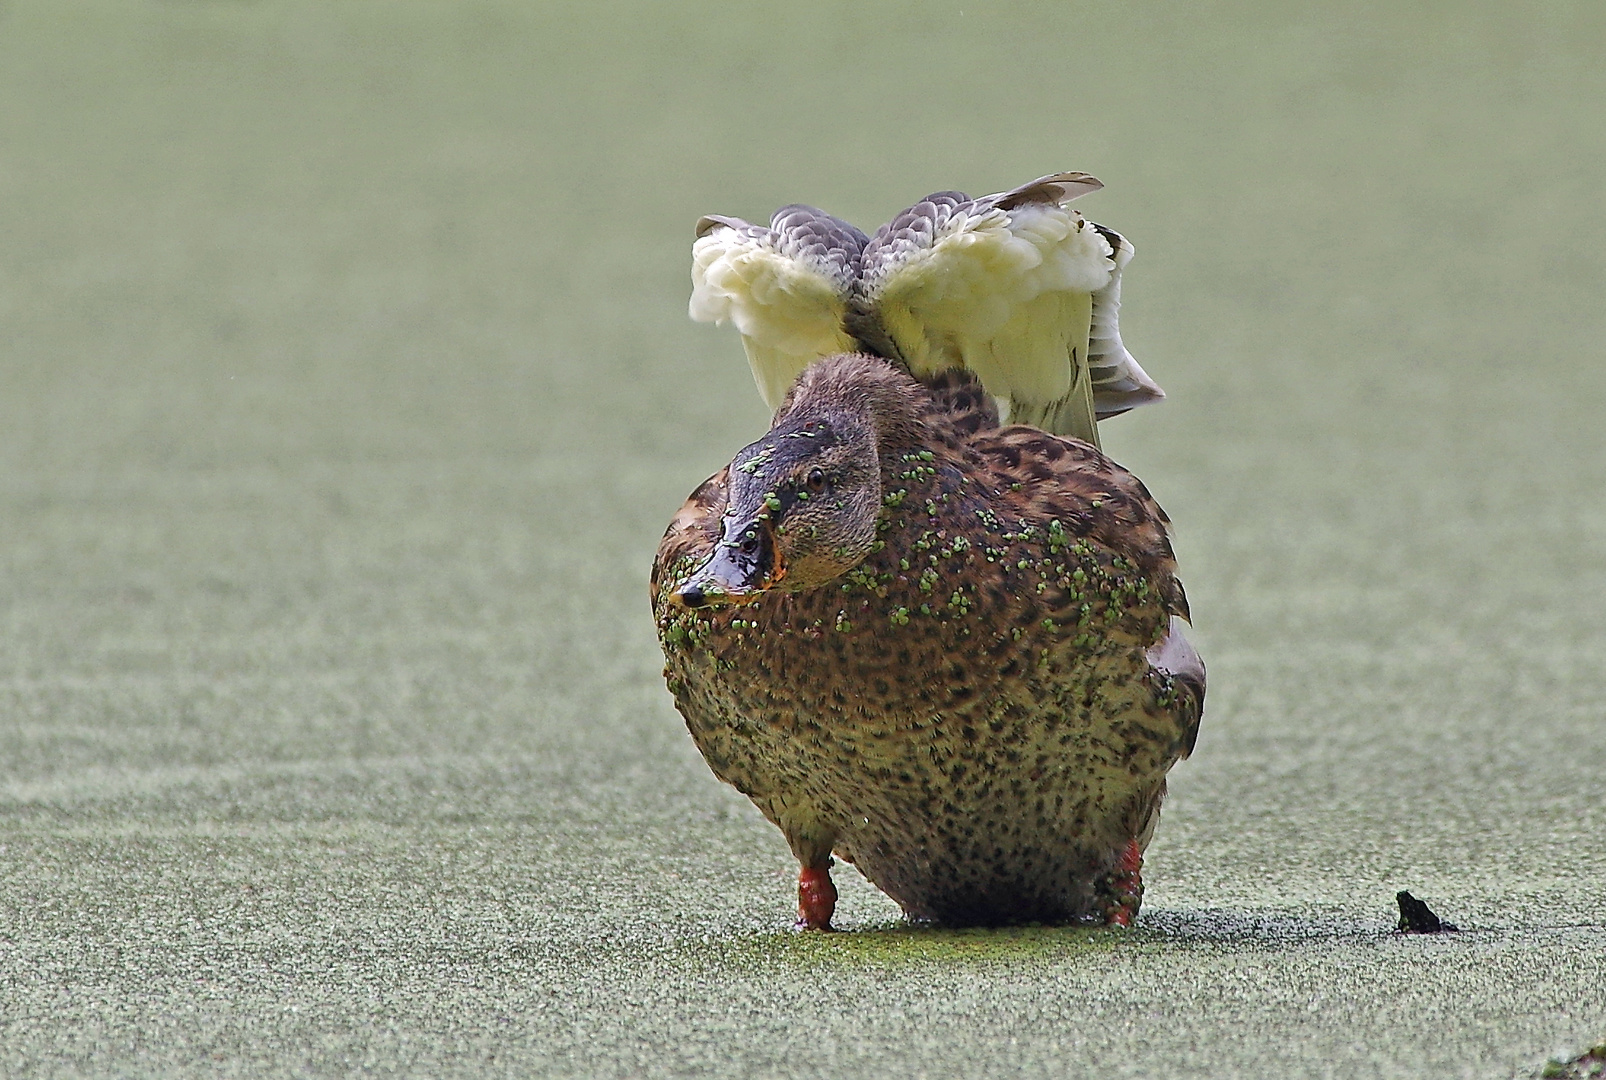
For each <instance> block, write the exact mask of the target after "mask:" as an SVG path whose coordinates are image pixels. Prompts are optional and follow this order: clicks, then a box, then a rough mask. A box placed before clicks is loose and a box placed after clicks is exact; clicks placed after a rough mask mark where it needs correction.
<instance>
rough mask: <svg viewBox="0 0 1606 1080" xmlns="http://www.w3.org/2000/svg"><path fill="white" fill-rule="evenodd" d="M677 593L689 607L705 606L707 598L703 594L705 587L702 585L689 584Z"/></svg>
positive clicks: (681, 600)
mask: <svg viewBox="0 0 1606 1080" xmlns="http://www.w3.org/2000/svg"><path fill="white" fill-rule="evenodd" d="M675 595H676V596H678V597H679V598H680V602H681V603H682V604H684V605H685V606H686V607H689V608H700V607H702V606H703V601H704V600H706V599H707V597H706V596H704V595H703V589H702V586H700V585H687V586H685V587H683V588H682V589H681V590H680V591H679V592H677V593H676V594H675Z"/></svg>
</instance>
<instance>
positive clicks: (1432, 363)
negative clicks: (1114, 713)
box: [0, 0, 1606, 1077]
mask: <svg viewBox="0 0 1606 1080" xmlns="http://www.w3.org/2000/svg"><path fill="white" fill-rule="evenodd" d="M1603 55H1606V8H1603V7H1602V6H1601V5H1599V4H1595V3H1585V2H1578V3H1568V2H1566V0H1549V2H1531V3H1495V2H1492V0H1489V2H1478V3H1472V2H1459V3H1428V4H1421V5H1409V6H1400V5H1389V4H1379V3H1369V2H1361V0H1356V2H1352V3H1342V2H1319V3H1315V4H1310V5H1283V4H1276V3H1267V2H1264V0H1236V2H1229V0H1219V2H1208V0H1207V2H1201V3H1195V4H1187V5H1181V4H1164V3H1155V2H1137V3H1122V4H1114V3H1110V4H1082V5H1060V4H1046V3H1042V4H1024V3H1001V4H989V5H982V4H979V3H977V2H976V0H959V2H958V3H955V2H954V0H940V2H933V3H921V4H913V3H909V4H899V3H885V4H875V5H865V4H849V3H837V4H829V3H827V4H814V5H795V6H791V7H789V8H788V7H784V6H782V5H765V4H748V3H705V4H698V3H691V4H684V5H671V4H653V3H618V4H598V5H593V6H580V5H575V6H572V7H570V6H568V5H558V4H519V3H515V2H512V0H501V2H487V3H479V2H463V3H446V2H444V0H443V2H440V3H433V4H430V3H404V2H394V3H368V2H357V0H335V2H325V3H292V2H280V0H258V2H245V0H241V2H221V0H219V2H203V0H168V2H154V0H123V2H119V3H112V2H106V3H78V2H67V0H59V2H53V0H13V2H10V3H8V4H6V5H5V6H4V7H3V8H0V560H3V562H0V567H3V573H0V620H3V622H0V1075H5V1076H8V1077H44V1076H79V1075H85V1076H112V1075H117V1076H130V1075H151V1076H164V1077H180V1076H191V1075H195V1076H199V1075H239V1076H252V1077H264V1076H278V1075H286V1076H288V1075H297V1076H310V1075H318V1076H346V1075H354V1074H385V1075H433V1076H454V1075H464V1076H468V1075H476V1076H477V1075H488V1076H532V1075H541V1076H548V1075H550V1076H564V1075H575V1076H627V1075H628V1076H636V1075H642V1076H660V1075H677V1074H678V1075H705V1074H706V1075H731V1076H794V1075H795V1076H807V1077H836V1076H840V1077H859V1076H931V1077H946V1076H992V1075H1040V1076H1066V1075H1097V1076H1166V1077H1191V1076H1249V1075H1255V1076H1272V1075H1276V1076H1451V1075H1454V1076H1460V1075H1469V1076H1490V1077H1497V1076H1508V1075H1527V1074H1529V1073H1531V1072H1532V1071H1533V1070H1535V1069H1537V1068H1538V1067H1539V1065H1540V1064H1542V1063H1543V1061H1544V1059H1545V1058H1546V1057H1547V1056H1548V1055H1551V1054H1560V1053H1564V1052H1575V1051H1577V1050H1578V1049H1581V1048H1582V1047H1583V1046H1586V1045H1588V1044H1589V1043H1590V1042H1591V1041H1592V1040H1594V1039H1598V1038H1599V1037H1600V1035H1601V1034H1602V1032H1606V974H1603V967H1606V962H1603V961H1602V959H1601V957H1602V955H1603V954H1606V845H1603V840H1606V803H1603V799H1602V796H1601V790H1602V783H1603V778H1606V725H1603V724H1602V712H1603V708H1606V629H1603V626H1602V619H1601V614H1600V613H1601V611H1602V610H1603V608H1606V423H1602V420H1601V411H1602V405H1603V402H1606V365H1603V364H1602V360H1603V359H1606V356H1603V353H1606V345H1603V342H1606V304H1603V302H1602V297H1603V293H1606V215H1603V213H1602V205H1603V199H1602V194H1603V181H1602V177H1603V176H1606V110H1603V107H1602V102H1606V64H1602V62H1601V57H1602V56H1603ZM1062 169H1082V170H1086V171H1088V172H1092V173H1094V174H1095V175H1097V176H1099V177H1100V178H1101V179H1103V180H1104V181H1105V183H1106V184H1107V188H1106V190H1104V191H1103V192H1100V193H1098V194H1096V195H1093V196H1090V197H1088V198H1086V199H1084V200H1082V201H1081V202H1080V203H1078V204H1077V205H1078V207H1079V208H1080V209H1082V210H1083V211H1084V212H1085V213H1086V214H1088V215H1089V216H1090V217H1092V218H1093V219H1094V220H1097V221H1101V222H1104V223H1106V224H1108V225H1110V226H1112V227H1115V228H1117V229H1119V230H1121V231H1122V232H1124V233H1125V234H1126V235H1128V236H1129V237H1130V238H1131V239H1132V240H1133V242H1134V243H1135V244H1136V246H1137V250H1138V256H1137V259H1136V261H1135V262H1134V263H1133V265H1132V267H1131V268H1130V270H1129V271H1128V274H1127V278H1126V282H1127V284H1126V290H1125V291H1126V306H1125V308H1124V309H1123V312H1122V315H1123V324H1122V325H1123V331H1124V333H1125V337H1126V340H1127V342H1128V344H1129V346H1130V347H1131V348H1132V350H1133V352H1134V353H1135V354H1136V355H1137V356H1138V357H1139V358H1140V359H1141V360H1142V362H1143V363H1144V365H1145V366H1146V367H1147V369H1148V370H1149V371H1150V372H1151V373H1152V374H1153V375H1154V376H1155V377H1156V378H1157V379H1159V381H1160V382H1161V383H1162V384H1163V385H1164V386H1165V387H1166V389H1167V390H1168V391H1169V393H1170V395H1171V397H1170V400H1169V401H1168V402H1166V403H1165V404H1164V405H1162V406H1160V407H1157V408H1153V409H1148V410H1143V411H1142V412H1140V413H1138V414H1135V415H1133V416H1130V417H1127V418H1123V419H1120V420H1117V421H1115V422H1113V423H1111V424H1109V425H1107V426H1106V429H1105V439H1106V449H1107V450H1109V451H1110V452H1111V453H1112V454H1113V455H1114V456H1115V457H1117V458H1118V459H1119V460H1121V461H1122V462H1123V463H1125V464H1126V465H1127V466H1128V467H1130V468H1132V469H1133V470H1134V471H1135V472H1137V473H1138V474H1139V475H1140V476H1141V477H1143V479H1144V480H1145V481H1146V482H1147V483H1148V485H1149V486H1150V487H1151V488H1152V489H1153V491H1154V492H1155V493H1156V495H1157V496H1158V497H1159V498H1160V499H1161V501H1162V502H1163V503H1164V504H1165V505H1166V507H1167V509H1168V510H1169V511H1170V513H1171V515H1172V517H1173V518H1174V519H1175V521H1176V523H1177V532H1178V549H1179V554H1180V558H1181V563H1182V573H1183V579H1184V581H1185V582H1186V584H1187V586H1188V589H1189V593H1190V596H1191V598H1192V601H1193V608H1194V612H1195V621H1196V633H1195V634H1194V638H1195V640H1196V641H1197V643H1198V645H1199V648H1200V651H1201V652H1202V653H1203V654H1204V656H1205V658H1206V660H1207V662H1208V664H1209V665H1210V672H1211V690H1210V701H1209V705H1208V708H1207V713H1206V719H1205V724H1204V729H1203V733H1202V736H1201V739H1200V743H1199V748H1198V752H1197V754H1196V755H1195V758H1194V759H1193V760H1192V761H1190V762H1187V763H1185V764H1184V765H1182V766H1180V767H1179V768H1178V769H1177V770H1176V772H1175V773H1174V774H1173V777H1174V783H1173V789H1172V790H1173V796H1172V799H1171V801H1170V803H1169V804H1168V810H1167V813H1166V817H1165V819H1164V821H1163V822H1162V824H1161V827H1160V831H1159V834H1158V837H1157V839H1156V841H1155V843H1154V846H1153V848H1152V849H1151V852H1150V857H1149V860H1148V868H1147V871H1146V877H1147V879H1148V882H1149V893H1148V897H1147V906H1146V908H1145V910H1144V917H1143V920H1142V922H1141V925H1140V926H1139V927H1138V928H1137V929H1136V930H1135V931H1133V932H1131V933H1128V934H1105V933H1091V932H1082V931H1063V930H1017V931H1007V932H997V933H963V934H949V933H939V932H933V931H911V930H909V929H907V928H904V927H903V926H902V924H901V923H900V922H899V920H898V915H897V910H896V908H895V907H894V906H893V905H892V904H891V902H890V901H888V900H886V899H885V898H884V897H882V896H881V895H880V894H879V893H877V892H875V891H874V890H873V889H871V888H870V887H869V886H868V885H866V884H865V883H864V882H863V881H862V879H859V878H858V877H857V876H856V875H855V874H853V873H852V871H851V870H849V871H846V872H844V873H841V874H839V875H838V877H839V880H840V881H841V882H842V885H843V891H844V895H843V903H842V907H841V909H840V915H841V918H840V924H841V925H843V926H844V927H846V928H848V929H850V930H853V931H856V932H854V933H844V934H839V935H835V936H833V937H830V938H825V939H822V938H817V937H805V936H799V935H793V934H791V933H790V932H789V931H788V930H787V927H788V926H789V924H790V920H791V915H792V904H793V891H792V884H791V879H792V875H793V873H794V872H795V868H794V867H793V865H792V863H791V859H790V857H789V855H788V854H787V851H786V848H785V845H784V844H783V843H782V841H781V839H780V837H779V835H778V834H777V833H775V832H774V830H772V829H771V828H770V827H769V826H768V825H767V824H765V823H764V822H763V821H762V820H761V819H760V818H759V816H758V814H757V812H756V811H754V810H753V809H752V808H751V807H750V806H749V805H748V804H747V802H746V801H745V800H744V799H743V798H742V797H741V796H739V795H737V794H736V793H735V792H733V791H731V790H729V789H726V788H724V787H722V786H721V785H720V784H718V783H717V782H716V781H715V780H714V779H713V778H712V776H711V775H710V774H709V773H708V771H707V769H706V767H705V766H704V765H703V764H702V762H701V760H700V759H699V758H698V756H697V754H696V752H695V750H694V749H693V748H692V746H691V744H690V741H689V739H688V738H687V737H686V735H685V733H684V729H683V727H682V725H681V723H680V720H679V718H678V716H677V715H676V714H675V712H674V710H673V708H672V706H671V703H670V700H669V697H668V695H667V694H666V693H665V692H664V690H663V688H662V684H661V681H660V678H659V668H660V658H659V655H658V651H657V646H656V643H655V641H654V638H653V632H652V626H651V623H650V619H649V616H648V612H647V602H646V584H645V578H646V571H647V567H648V564H649V562H650V560H651V556H652V552H653V550H654V548H655V547H656V544H657V540H658V537H659V535H660V533H661V531H662V529H663V526H664V524H665V523H666V522H667V520H668V518H669V516H670V514H671V513H672V512H673V511H674V509H675V508H676V507H677V506H678V505H679V502H680V500H681V499H682V498H683V497H684V496H685V494H686V493H687V492H688V491H689V490H690V489H691V488H692V487H693V486H694V485H695V484H696V483H697V482H699V481H700V480H701V479H702V478H703V477H704V476H706V475H707V474H708V473H710V472H712V471H713V470H714V469H716V468H717V467H719V466H720V465H721V464H723V463H724V462H725V461H727V460H728V459H729V458H730V456H731V454H732V453H733V452H734V451H735V449H736V448H737V447H739V446H740V445H742V444H743V443H745V442H747V441H749V440H750V439H752V438H754V437H755V436H756V435H757V434H759V433H760V432H761V431H762V430H763V428H764V427H765V419H766V418H765V414H764V412H763V409H762V407H761V405H760V403H759V399H758V396H757V394H756V393H755V392H754V390H753V387H752V385H751V381H750V379H749V376H748V374H747V371H746V364H745V362H744V361H743V359H742V356H741V348H740V345H739V343H738V341H737V339H736V337H735V335H734V333H732V332H731V331H729V330H728V329H727V330H714V329H712V328H709V327H705V326H697V325H693V324H691V323H689V322H688V321H687V318H686V315H685V302H686V297H687V293H688V289H689V278H688V266H689V248H690V241H691V226H692V223H693V222H694V221H695V219H696V218H697V217H698V216H699V215H701V214H704V213H714V212H718V213H728V214H738V215H742V216H747V217H750V218H755V219H758V218H763V217H765V216H766V215H767V214H768V213H769V211H770V210H771V209H773V208H774V207H775V206H777V205H780V204H782V203H786V202H791V201H805V202H811V203H815V204H818V205H821V206H824V207H826V208H827V209H830V210H832V211H833V212H835V213H837V214H840V215H842V216H845V217H847V218H849V219H850V220H853V221H855V222H857V223H858V224H860V225H861V226H864V227H867V228H873V227H874V226H875V225H876V224H878V223H880V222H881V221H884V220H886V219H887V218H888V217H890V216H891V215H892V214H893V213H895V212H896V211H897V210H899V209H901V208H902V207H903V206H905V205H907V204H908V203H910V202H912V201H914V200H915V199H917V198H918V197H919V196H921V195H922V194H924V193H926V192H928V191H932V190H936V189H943V188H954V187H957V188H962V189H965V190H968V191H970V192H972V193H981V192H986V191H994V190H1000V189H1003V188H1008V187H1011V186H1013V185H1015V184H1018V183H1020V182H1022V181H1024V180H1027V179H1030V178H1032V177H1034V176H1038V175H1040V174H1043V173H1048V172H1053V171H1057V170H1062ZM1397 889H1411V890H1412V891H1414V892H1415V893H1416V894H1417V895H1418V896H1421V897H1424V898H1425V899H1427V900H1428V901H1429V902H1430V903H1431V904H1432V905H1433V906H1434V907H1435V908H1436V909H1437V910H1438V911H1439V912H1440V913H1441V914H1442V915H1444V916H1445V917H1446V918H1449V919H1451V920H1452V921H1455V922H1458V923H1460V924H1461V925H1462V927H1463V928H1465V930H1466V931H1467V932H1465V933H1463V934H1461V935H1459V936H1455V937H1447V938H1437V939H1425V938H1398V937H1395V936H1393V935H1392V934H1390V933H1388V930H1389V928H1390V927H1391V926H1392V922H1393V919H1394V914H1393V896H1394V892H1395V891H1396V890H1397Z"/></svg>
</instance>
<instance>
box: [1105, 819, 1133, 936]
mask: <svg viewBox="0 0 1606 1080" xmlns="http://www.w3.org/2000/svg"><path fill="white" fill-rule="evenodd" d="M1099 892H1100V893H1101V894H1102V896H1103V899H1104V925H1105V926H1111V927H1114V926H1121V927H1126V926H1131V925H1132V923H1133V922H1134V921H1135V920H1136V919H1137V917H1138V908H1139V907H1140V906H1141V905H1142V904H1143V850H1142V849H1141V848H1139V847H1138V842H1137V841H1136V840H1132V841H1129V842H1128V843H1127V845H1126V850H1125V851H1123V852H1122V853H1121V858H1120V860H1119V861H1117V862H1116V864H1115V866H1114V868H1112V869H1111V870H1110V874H1109V876H1108V877H1107V878H1105V879H1104V881H1103V882H1102V883H1101V887H1100V889H1099Z"/></svg>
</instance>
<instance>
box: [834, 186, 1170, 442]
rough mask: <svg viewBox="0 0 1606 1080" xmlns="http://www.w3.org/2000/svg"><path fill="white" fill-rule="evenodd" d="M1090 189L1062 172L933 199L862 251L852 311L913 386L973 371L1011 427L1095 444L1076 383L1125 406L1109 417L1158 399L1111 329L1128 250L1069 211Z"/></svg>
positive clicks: (1090, 396) (1089, 404) (1090, 406)
mask: <svg viewBox="0 0 1606 1080" xmlns="http://www.w3.org/2000/svg"><path fill="white" fill-rule="evenodd" d="M1098 186H1099V185H1098V181H1096V180H1093V179H1092V178H1091V177H1088V176H1085V175H1084V174H1079V173H1069V174H1063V173H1062V174H1059V175H1057V176H1048V177H1044V178H1042V179H1041V180H1035V181H1033V182H1032V183H1030V184H1026V185H1023V186H1021V187H1019V188H1016V189H1015V190H1014V191H1010V192H1004V193H1001V194H998V195H989V196H986V197H985V198H981V199H974V200H971V199H965V198H964V196H962V195H959V194H958V193H956V192H944V193H939V194H937V195H932V196H929V197H927V198H926V199H925V200H923V201H922V202H920V203H918V204H916V205H915V206H913V207H911V208H910V209H909V210H907V211H905V212H904V213H903V214H900V215H899V216H898V217H897V218H896V219H894V220H893V221H892V222H891V223H890V224H889V225H887V226H885V227H884V228H883V229H881V230H880V231H879V232H878V233H877V234H876V236H875V239H874V240H872V241H871V242H870V244H869V246H868V247H867V248H866V249H865V252H864V255H863V259H862V263H863V265H862V268H861V276H860V282H859V292H860V298H859V299H858V300H857V305H858V306H859V307H861V308H863V309H865V314H866V315H868V316H870V317H871V318H872V319H873V321H874V322H876V323H878V324H879V325H880V327H881V328H882V329H883V330H884V332H885V334H886V337H887V338H888V339H890V342H889V343H890V344H891V345H892V346H893V348H894V349H895V350H896V352H897V354H898V355H899V356H900V357H901V358H902V359H903V361H904V362H905V363H906V364H908V366H909V368H910V370H911V371H912V372H913V373H914V374H915V375H917V376H920V375H928V374H933V373H935V372H938V371H941V370H944V369H946V368H950V367H965V368H968V369H970V370H972V371H974V372H975V373H976V375H977V376H978V377H979V378H980V379H981V380H982V384H983V385H984V386H986V388H987V389H988V391H989V392H990V393H992V394H994V395H995V396H997V397H1001V398H1008V399H1009V404H1010V418H1011V420H1014V421H1016V422H1024V423H1031V424H1036V425H1038V426H1041V427H1045V428H1048V429H1049V430H1051V431H1056V432H1059V433H1062V434H1073V435H1077V436H1079V437H1081V438H1085V439H1089V440H1090V441H1091V440H1094V439H1096V429H1095V427H1094V415H1093V410H1094V409H1095V408H1097V407H1098V405H1095V404H1094V402H1095V399H1096V398H1102V397H1103V396H1104V395H1096V394H1095V393H1093V392H1092V391H1090V389H1089V388H1088V387H1084V386H1081V385H1078V383H1077V380H1079V379H1081V380H1089V379H1091V378H1092V376H1093V375H1094V374H1097V375H1099V376H1102V378H1103V380H1104V381H1105V382H1109V383H1111V385H1112V387H1116V388H1118V389H1119V390H1120V392H1121V393H1122V394H1123V395H1125V396H1123V397H1121V398H1120V402H1119V404H1117V405H1116V407H1115V408H1113V409H1111V410H1110V411H1109V413H1108V415H1114V413H1115V412H1121V411H1125V409H1127V408H1131V407H1132V406H1133V405H1134V404H1138V403H1139V402H1138V401H1137V400H1136V397H1137V396H1141V395H1142V394H1144V393H1148V394H1149V395H1150V398H1149V399H1152V398H1153V397H1157V396H1158V393H1159V387H1157V386H1155V385H1154V383H1153V381H1152V380H1151V379H1149V378H1148V376H1147V375H1146V374H1144V373H1143V371H1142V368H1139V367H1138V366H1137V363H1136V361H1134V360H1132V359H1131V356H1130V354H1128V353H1127V352H1126V350H1125V348H1124V346H1122V345H1121V341H1120V332H1119V329H1118V326H1117V323H1116V313H1117V311H1118V309H1119V306H1120V278H1119V271H1120V268H1121V266H1123V265H1124V264H1125V261H1126V259H1129V258H1130V257H1131V245H1130V244H1126V242H1125V241H1124V240H1123V239H1122V238H1121V237H1120V236H1119V235H1118V234H1115V233H1108V234H1107V235H1106V233H1107V231H1106V230H1101V229H1100V228H1098V227H1097V226H1095V225H1093V224H1092V223H1090V222H1088V221H1086V220H1084V219H1083V217H1082V216H1081V215H1080V214H1078V213H1077V212H1076V211H1074V210H1069V209H1067V208H1066V206H1065V204H1066V203H1068V202H1070V201H1071V199H1074V198H1075V197H1077V196H1078V195H1081V194H1083V193H1085V192H1087V191H1092V190H1097V188H1098ZM1110 238H1113V239H1114V241H1116V242H1115V243H1114V244H1112V242H1111V239H1110ZM1123 256H1124V257H1123ZM1095 327H1097V330H1096V331H1095ZM1095 333H1097V334H1098V335H1099V336H1098V339H1097V341H1098V347H1099V349H1100V350H1101V352H1100V364H1101V366H1100V367H1099V368H1098V369H1097V370H1096V372H1095V371H1094V370H1090V365H1089V353H1090V351H1091V350H1090V344H1091V342H1092V339H1093V338H1094V335H1095ZM1134 372H1135V375H1134ZM1129 383H1130V384H1131V385H1128V384H1129ZM1092 390H1093V391H1096V390H1097V387H1096V386H1094V387H1093V388H1092ZM1098 404H1099V405H1103V404H1106V403H1105V402H1103V401H1099V403H1098ZM1099 411H1100V412H1103V411H1104V410H1103V409H1102V408H1100V409H1099Z"/></svg>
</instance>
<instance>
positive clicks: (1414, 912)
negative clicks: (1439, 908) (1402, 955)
mask: <svg viewBox="0 0 1606 1080" xmlns="http://www.w3.org/2000/svg"><path fill="white" fill-rule="evenodd" d="M1394 899H1395V900H1398V901H1399V904H1400V932H1401V933H1403V934H1454V933H1456V932H1458V931H1459V930H1460V929H1461V928H1460V927H1459V926H1457V925H1455V923H1447V922H1445V921H1444V920H1443V919H1441V918H1439V917H1438V916H1437V915H1435V914H1433V909H1432V908H1430V907H1428V906H1427V905H1426V904H1424V903H1423V902H1422V901H1420V900H1418V899H1417V898H1416V897H1414V896H1412V895H1411V894H1410V893H1408V892H1406V891H1404V890H1403V889H1402V890H1400V892H1398V893H1396V894H1395V896H1394Z"/></svg>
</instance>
